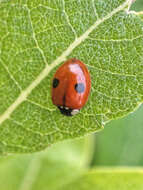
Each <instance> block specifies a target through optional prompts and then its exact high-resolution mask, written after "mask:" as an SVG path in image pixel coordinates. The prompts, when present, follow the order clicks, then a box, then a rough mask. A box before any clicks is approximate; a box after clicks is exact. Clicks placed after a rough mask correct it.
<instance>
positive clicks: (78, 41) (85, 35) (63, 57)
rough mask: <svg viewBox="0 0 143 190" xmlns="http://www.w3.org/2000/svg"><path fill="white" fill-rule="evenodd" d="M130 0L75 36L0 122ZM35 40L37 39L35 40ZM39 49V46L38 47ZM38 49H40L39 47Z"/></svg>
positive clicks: (128, 0)
mask: <svg viewBox="0 0 143 190" xmlns="http://www.w3.org/2000/svg"><path fill="white" fill-rule="evenodd" d="M131 1H132V0H126V1H125V2H124V3H123V4H122V5H120V6H119V7H117V8H116V9H114V10H113V11H112V12H111V13H109V14H107V15H106V16H105V17H103V18H102V19H98V20H97V21H96V22H95V23H94V24H93V25H92V26H91V27H90V28H89V29H88V30H86V32H85V33H83V34H82V35H81V36H80V37H78V38H76V39H75V41H74V42H73V43H72V44H71V45H70V46H69V47H68V48H67V49H66V50H65V51H64V52H63V53H62V54H61V55H60V56H59V57H58V58H57V59H55V60H54V61H53V62H52V64H51V65H46V67H45V68H44V69H43V71H42V72H41V73H40V74H39V75H38V76H37V78H36V79H35V80H34V81H33V82H32V83H31V84H30V85H29V86H28V87H27V88H26V89H25V90H23V91H22V92H21V93H20V95H19V97H18V98H17V99H16V100H15V101H14V102H13V103H12V105H10V106H9V107H8V108H7V110H6V111H5V112H4V113H3V114H2V115H1V116H0V124H2V123H3V122H4V121H5V120H6V119H8V118H9V117H10V115H11V114H12V113H13V112H14V110H15V109H16V108H17V107H18V106H19V105H20V104H21V103H22V102H24V101H26V99H27V97H28V96H29V94H30V93H31V92H32V90H33V89H34V88H36V87H37V86H38V85H39V84H40V82H41V81H42V80H43V79H44V78H46V77H47V75H48V74H49V72H50V71H51V70H52V69H53V68H55V67H56V66H57V65H59V64H60V63H61V62H63V61H65V60H66V57H67V56H68V55H70V53H71V52H72V51H73V50H74V49H75V48H76V47H78V45H80V44H81V43H82V42H83V41H84V40H86V39H87V38H88V36H89V34H90V33H91V32H92V31H93V30H95V29H96V28H97V27H98V26H99V25H100V24H101V23H103V22H104V21H106V20H108V19H109V18H111V17H112V16H113V15H114V14H116V13H118V12H119V11H121V10H123V9H124V8H126V7H127V6H130V3H131ZM35 40H36V38H35ZM36 41H37V40H36ZM36 45H37V47H39V45H38V42H37V43H36ZM38 49H39V48H38ZM40 51H42V50H41V49H40ZM41 53H42V55H43V58H44V61H45V56H44V54H43V51H42V52H41Z"/></svg>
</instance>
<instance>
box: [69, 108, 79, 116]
mask: <svg viewBox="0 0 143 190" xmlns="http://www.w3.org/2000/svg"><path fill="white" fill-rule="evenodd" d="M78 112H79V110H78V109H74V110H72V112H71V115H76V114H77V113H78Z"/></svg>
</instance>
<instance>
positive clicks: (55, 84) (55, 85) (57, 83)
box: [53, 78, 60, 88]
mask: <svg viewBox="0 0 143 190" xmlns="http://www.w3.org/2000/svg"><path fill="white" fill-rule="evenodd" d="M59 83H60V81H59V80H58V79H56V78H54V80H53V88H56V87H57V86H58V85H59Z"/></svg>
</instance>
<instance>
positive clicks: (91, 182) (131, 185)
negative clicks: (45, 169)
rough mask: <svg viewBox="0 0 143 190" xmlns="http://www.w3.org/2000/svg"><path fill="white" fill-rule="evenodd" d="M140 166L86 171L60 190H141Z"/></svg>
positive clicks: (142, 171)
mask: <svg viewBox="0 0 143 190" xmlns="http://www.w3.org/2000/svg"><path fill="white" fill-rule="evenodd" d="M142 178H143V169H142V168H130V169H129V168H103V169H95V170H91V171H89V172H86V173H85V174H84V175H82V176H81V177H80V178H78V179H77V180H75V181H73V182H72V183H70V184H68V185H67V186H65V187H64V188H63V187H62V190H67V189H68V190H72V189H74V190H89V189H94V190H96V189H97V190H111V189H112V190H121V189H122V190H129V189H130V190H134V189H137V190H142V189H143V183H142Z"/></svg>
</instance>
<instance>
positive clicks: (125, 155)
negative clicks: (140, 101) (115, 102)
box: [93, 106, 143, 166]
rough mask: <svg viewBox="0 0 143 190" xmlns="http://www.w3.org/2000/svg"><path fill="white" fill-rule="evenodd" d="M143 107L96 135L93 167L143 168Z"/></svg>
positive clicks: (107, 126) (109, 124)
mask: <svg viewBox="0 0 143 190" xmlns="http://www.w3.org/2000/svg"><path fill="white" fill-rule="evenodd" d="M142 139H143V106H141V107H140V108H139V109H138V110H137V111H136V112H134V113H132V114H130V115H128V116H127V117H126V118H122V119H119V120H116V121H112V122H110V123H108V124H107V125H106V127H105V129H104V130H103V131H102V132H101V133H98V134H97V135H96V143H97V145H96V151H95V154H94V161H93V165H95V166H97V165H99V166H121V165H124V166H126V165H127V166H142V165H143V159H142V158H143V146H142Z"/></svg>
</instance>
